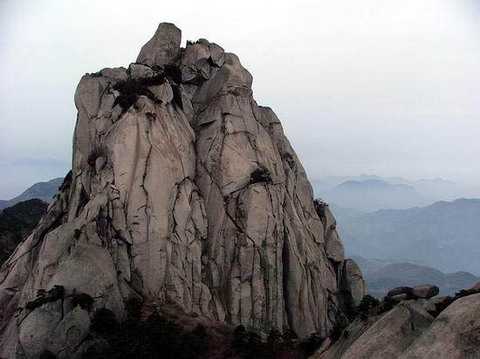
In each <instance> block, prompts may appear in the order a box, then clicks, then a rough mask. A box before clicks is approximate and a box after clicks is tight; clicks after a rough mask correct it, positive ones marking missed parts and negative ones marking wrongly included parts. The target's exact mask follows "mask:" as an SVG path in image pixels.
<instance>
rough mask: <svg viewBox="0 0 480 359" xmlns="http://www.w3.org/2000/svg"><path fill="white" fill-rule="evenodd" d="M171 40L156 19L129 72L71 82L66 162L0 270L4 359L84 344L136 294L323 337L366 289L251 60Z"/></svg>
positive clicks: (174, 35)
mask: <svg viewBox="0 0 480 359" xmlns="http://www.w3.org/2000/svg"><path fill="white" fill-rule="evenodd" d="M180 41H181V33H180V30H179V29H178V28H176V27H175V26H174V25H172V24H160V26H159V28H158V30H157V32H156V33H155V35H154V36H153V38H152V39H151V40H150V41H149V42H148V43H147V44H146V45H145V46H143V47H142V49H141V52H140V54H139V56H138V58H137V62H136V63H135V64H131V65H130V66H129V67H128V69H127V68H113V69H110V68H107V69H103V70H101V71H99V72H97V73H94V74H87V75H85V76H84V77H83V78H82V79H81V81H80V83H79V85H78V87H77V91H76V93H75V105H76V107H77V109H78V120H77V124H76V127H75V135H74V144H73V148H74V151H73V163H72V171H71V173H69V175H68V176H67V177H66V178H65V180H64V182H63V184H62V186H61V187H60V190H59V193H58V194H57V196H56V198H55V201H54V202H53V203H52V204H51V205H50V207H49V209H48V212H47V213H46V215H45V216H44V217H43V218H42V220H41V221H40V223H39V224H38V226H37V227H36V229H35V230H34V231H33V233H32V234H31V235H30V236H29V237H28V238H26V239H25V241H24V242H23V243H22V244H21V245H20V246H19V247H18V248H17V250H16V251H15V253H14V254H13V255H12V256H11V257H10V258H9V259H8V260H7V261H6V262H5V263H4V265H3V266H2V268H1V270H0V307H1V308H2V312H1V313H0V357H2V358H13V357H18V358H39V357H40V356H42V355H44V356H45V355H47V354H48V355H50V354H51V355H54V356H57V357H59V358H77V357H80V356H82V355H84V353H85V351H86V350H87V348H91V347H92V346H97V345H98V346H102V345H104V344H105V343H104V342H103V341H102V339H101V338H100V337H98V336H96V334H95V331H94V330H93V329H92V327H95V325H94V323H96V322H97V321H96V319H95V318H97V316H98V315H100V314H98V313H99V311H100V313H103V312H105V311H106V313H109V314H108V315H103V314H102V315H103V317H105V316H106V317H108V316H113V318H114V319H115V321H117V322H123V321H125V320H126V318H127V310H126V306H127V303H128V302H129V301H131V300H136V301H140V302H142V303H147V302H148V303H154V304H155V305H157V306H159V307H162V306H164V305H165V304H166V303H170V304H172V303H173V304H175V306H176V308H178V311H179V312H182V313H185V314H187V315H191V316H201V317H203V318H208V319H209V320H214V321H218V322H221V323H226V324H228V325H233V326H236V325H244V326H245V327H248V328H253V329H254V330H257V331H259V332H265V333H268V332H270V331H272V330H273V329H275V330H277V331H279V332H280V333H286V332H289V331H291V332H293V333H295V334H296V335H298V336H299V337H300V338H304V337H306V336H309V335H310V334H311V333H317V335H318V336H319V337H321V338H327V337H329V336H330V334H331V333H332V332H334V331H335V330H336V328H337V327H338V323H339V322H340V320H341V319H340V318H343V317H344V316H345V315H344V314H343V313H344V312H346V311H348V307H351V306H353V305H354V304H355V303H358V301H359V300H360V299H361V297H362V296H363V295H364V291H365V287H364V283H363V280H362V278H361V273H360V272H359V270H358V267H356V266H355V264H354V263H353V262H351V261H347V262H345V261H344V254H343V246H342V243H341V241H340V239H339V237H338V233H337V231H336V228H335V221H334V218H333V216H332V215H331V213H330V212H329V210H328V206H326V205H318V204H317V205H316V204H314V202H313V199H312V189H311V186H310V183H309V181H308V179H307V177H306V174H305V171H304V169H303V167H302V165H301V163H300V162H299V160H298V158H297V156H296V154H295V152H294V151H293V149H292V147H291V146H290V144H289V142H288V140H287V139H286V138H285V136H284V134H283V130H282V127H281V124H280V121H279V119H278V118H277V117H276V115H275V114H274V113H273V111H272V110H271V109H270V108H267V107H261V106H258V105H257V104H256V102H255V101H254V100H253V97H252V89H251V85H252V76H251V75H250V73H249V72H248V71H247V70H246V69H245V68H243V66H242V65H241V63H240V61H239V59H238V57H237V56H236V55H234V54H231V53H227V52H224V50H223V49H222V48H221V47H220V46H218V45H216V44H214V43H210V42H209V41H207V40H204V39H202V40H199V41H197V42H195V43H192V42H188V43H187V47H186V48H185V49H183V48H180ZM102 311H103V312H102ZM102 343H103V344H102Z"/></svg>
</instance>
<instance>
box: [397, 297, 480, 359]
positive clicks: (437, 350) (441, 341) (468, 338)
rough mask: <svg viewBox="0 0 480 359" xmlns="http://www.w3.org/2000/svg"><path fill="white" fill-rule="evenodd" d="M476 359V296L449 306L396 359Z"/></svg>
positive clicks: (479, 322)
mask: <svg viewBox="0 0 480 359" xmlns="http://www.w3.org/2000/svg"><path fill="white" fill-rule="evenodd" d="M478 357H480V294H474V295H469V296H467V297H463V298H460V299H458V300H456V301H455V302H453V303H452V304H450V305H449V306H448V307H447V308H446V309H445V310H443V311H442V312H441V313H440V315H439V316H438V317H437V318H436V319H435V321H434V322H433V323H432V325H431V327H430V328H429V330H427V331H425V332H424V333H423V334H422V335H421V336H420V337H419V338H418V339H417V340H416V341H415V343H414V344H413V345H412V346H411V347H410V348H408V350H407V351H406V352H405V353H404V354H403V355H402V356H400V357H399V358H400V359H464V358H478Z"/></svg>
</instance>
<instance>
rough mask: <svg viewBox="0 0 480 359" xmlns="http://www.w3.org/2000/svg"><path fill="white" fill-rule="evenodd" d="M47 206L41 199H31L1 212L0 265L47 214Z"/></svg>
mask: <svg viewBox="0 0 480 359" xmlns="http://www.w3.org/2000/svg"><path fill="white" fill-rule="evenodd" d="M47 206H48V205H47V203H45V202H43V201H41V200H39V199H31V200H28V201H24V202H20V203H17V204H16V205H14V206H12V207H8V208H5V209H4V210H3V211H2V212H0V265H1V264H2V263H3V262H4V261H5V260H7V258H8V257H9V256H10V255H11V254H12V252H13V251H14V249H15V248H16V247H17V246H18V244H19V243H20V242H21V241H22V240H23V239H24V238H25V237H26V236H27V235H28V234H29V233H30V232H31V231H32V230H33V229H34V228H35V226H36V225H37V223H38V221H39V220H40V218H41V217H42V216H43V215H44V214H45V213H46V212H47Z"/></svg>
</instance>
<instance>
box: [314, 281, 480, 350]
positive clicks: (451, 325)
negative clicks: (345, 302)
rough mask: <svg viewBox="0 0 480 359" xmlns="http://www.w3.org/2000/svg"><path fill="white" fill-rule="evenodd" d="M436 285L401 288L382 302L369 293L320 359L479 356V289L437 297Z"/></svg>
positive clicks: (393, 291)
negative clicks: (352, 319) (452, 295)
mask: <svg viewBox="0 0 480 359" xmlns="http://www.w3.org/2000/svg"><path fill="white" fill-rule="evenodd" d="M436 293H437V294H438V288H437V287H436V286H432V285H423V286H418V287H413V288H411V287H398V288H394V289H392V290H390V291H389V293H388V295H387V296H386V297H385V298H384V299H383V301H381V302H380V301H378V300H376V299H375V298H373V297H370V296H366V297H364V298H363V300H362V302H361V304H360V305H359V306H358V307H357V309H356V313H355V319H354V321H353V322H351V323H350V324H349V325H348V326H347V327H346V328H345V329H344V330H343V331H342V332H341V334H340V335H339V336H338V338H337V340H336V341H334V342H333V343H332V344H331V345H330V346H329V347H328V349H326V350H325V349H324V348H322V350H321V351H320V350H319V351H318V352H317V353H316V354H315V355H313V358H317V359H336V358H341V359H347V358H349V359H350V358H352V359H353V358H355V359H362V358H364V359H367V358H373V359H381V358H400V359H421V358H431V359H434V358H435V359H450V358H454V359H456V358H458V359H460V358H477V357H480V336H479V335H478V333H479V332H480V318H479V315H478V311H479V310H480V289H479V288H478V287H476V286H474V287H473V288H470V289H466V290H462V291H460V292H458V293H457V294H456V295H455V296H454V297H449V296H442V297H436V296H435V295H436Z"/></svg>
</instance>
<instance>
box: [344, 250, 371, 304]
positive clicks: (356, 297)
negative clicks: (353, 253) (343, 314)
mask: <svg viewBox="0 0 480 359" xmlns="http://www.w3.org/2000/svg"><path fill="white" fill-rule="evenodd" d="M340 288H341V289H342V291H343V292H344V296H345V295H347V296H349V298H347V300H348V301H349V303H348V305H349V306H351V307H353V308H354V307H356V306H358V305H359V304H360V302H361V301H362V298H363V297H364V296H365V295H366V294H367V287H366V284H365V281H364V280H363V277H362V272H361V271H360V268H359V267H358V265H357V263H355V261H354V260H353V259H346V260H345V261H344V262H343V266H342V269H341V284H340ZM343 299H345V298H343Z"/></svg>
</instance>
